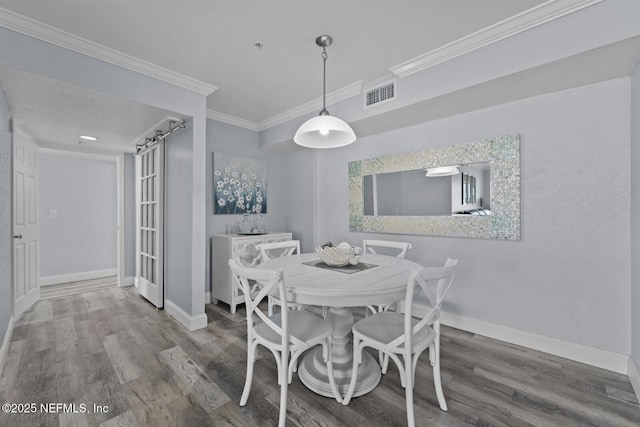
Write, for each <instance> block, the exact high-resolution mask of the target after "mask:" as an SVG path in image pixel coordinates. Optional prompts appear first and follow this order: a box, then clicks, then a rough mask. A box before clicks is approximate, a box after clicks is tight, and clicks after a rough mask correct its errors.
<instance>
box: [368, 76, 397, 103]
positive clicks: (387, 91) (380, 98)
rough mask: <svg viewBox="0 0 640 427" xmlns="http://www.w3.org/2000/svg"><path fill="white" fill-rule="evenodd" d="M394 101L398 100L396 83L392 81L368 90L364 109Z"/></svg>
mask: <svg viewBox="0 0 640 427" xmlns="http://www.w3.org/2000/svg"><path fill="white" fill-rule="evenodd" d="M394 99H396V81H395V80H392V81H390V82H387V83H384V84H383V85H381V86H378V87H374V88H373V89H369V90H367V91H366V92H365V94H364V108H368V107H372V106H374V105H378V104H381V103H383V102H389V101H393V100H394Z"/></svg>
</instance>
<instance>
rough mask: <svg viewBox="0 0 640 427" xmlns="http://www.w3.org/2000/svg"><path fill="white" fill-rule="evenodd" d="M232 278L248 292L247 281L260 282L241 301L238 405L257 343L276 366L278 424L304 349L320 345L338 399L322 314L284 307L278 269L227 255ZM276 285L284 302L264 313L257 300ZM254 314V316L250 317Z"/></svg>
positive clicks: (250, 375)
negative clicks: (243, 353) (243, 338)
mask: <svg viewBox="0 0 640 427" xmlns="http://www.w3.org/2000/svg"><path fill="white" fill-rule="evenodd" d="M229 267H230V268H231V271H232V274H233V277H234V280H235V281H236V282H237V283H238V286H240V288H241V289H242V290H243V291H245V295H250V285H249V282H250V281H255V282H257V283H259V284H260V291H259V292H258V293H257V294H256V295H255V296H254V297H252V299H249V298H247V300H246V302H245V307H246V312H247V377H246V380H245V384H244V390H243V391H242V397H241V398H240V406H244V405H246V403H247V400H248V399H249V393H250V391H251V383H252V380H253V365H254V363H255V359H256V351H257V347H258V345H262V346H264V347H266V348H268V349H269V350H270V351H271V352H272V353H273V355H274V357H275V359H276V365H277V366H278V384H279V385H280V415H279V423H278V425H279V426H284V425H285V422H286V419H287V387H288V385H289V384H290V383H291V380H292V378H293V372H294V370H296V369H295V368H296V366H297V362H298V359H299V357H300V356H301V355H302V353H303V352H305V351H306V350H308V349H310V348H312V347H315V346H316V345H322V355H323V358H324V360H325V362H326V364H327V373H328V376H329V383H330V385H331V389H332V391H333V394H334V397H335V399H336V400H337V401H338V402H341V401H342V398H341V396H340V393H339V392H338V388H337V386H336V383H335V379H334V377H333V365H332V362H331V332H332V329H331V325H329V324H328V323H327V322H325V321H324V320H323V319H322V318H320V317H318V316H316V315H314V314H312V313H309V312H308V311H304V310H302V311H297V310H294V311H291V310H287V309H285V308H284V307H286V302H287V287H286V285H285V279H284V274H283V272H282V270H277V271H276V270H267V269H261V268H251V267H246V266H243V265H242V264H241V263H240V262H239V260H237V259H230V260H229ZM275 289H277V292H278V295H279V298H280V301H282V302H283V303H285V304H284V305H283V306H282V307H283V309H282V310H280V312H279V313H278V314H276V315H273V316H267V315H266V314H265V313H264V311H263V310H262V309H261V308H260V303H261V302H262V301H263V300H264V298H265V297H266V296H267V295H268V294H269V292H275ZM254 316H255V320H254Z"/></svg>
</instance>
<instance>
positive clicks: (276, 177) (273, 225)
mask: <svg viewBox="0 0 640 427" xmlns="http://www.w3.org/2000/svg"><path fill="white" fill-rule="evenodd" d="M216 151H217V152H223V153H229V154H236V155H240V156H246V157H254V158H260V159H265V160H266V161H267V192H268V193H267V194H268V205H267V213H266V214H265V215H264V216H263V217H264V221H265V225H266V228H267V230H268V231H291V230H290V229H289V228H288V226H287V218H289V216H290V215H289V212H288V211H287V200H288V196H289V194H290V193H289V191H288V185H289V184H288V182H289V179H290V174H289V172H288V169H287V162H286V157H285V155H284V154H281V153H276V152H273V151H269V150H264V149H260V148H259V147H258V133H257V132H255V131H252V130H248V129H243V128H239V127H236V126H231V125H228V124H225V123H221V122H217V121H215V120H207V189H206V193H207V194H206V201H207V237H209V238H210V237H211V236H212V235H214V234H224V233H225V226H226V225H229V224H233V223H235V222H237V221H240V220H241V219H242V215H221V214H218V215H214V214H213V212H214V208H213V203H214V200H213V153H214V152H216ZM294 238H300V236H296V235H294ZM210 251H211V246H210V244H207V260H208V262H207V271H206V273H207V274H206V277H207V282H206V283H207V285H206V289H207V290H208V291H210V290H211V263H210V259H211V258H210Z"/></svg>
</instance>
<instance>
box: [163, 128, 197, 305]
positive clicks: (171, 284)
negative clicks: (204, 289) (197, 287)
mask: <svg viewBox="0 0 640 427" xmlns="http://www.w3.org/2000/svg"><path fill="white" fill-rule="evenodd" d="M192 124H193V123H192V121H191V120H189V121H187V123H186V128H185V129H181V130H179V131H177V132H175V133H173V134H172V135H171V136H170V137H169V138H168V142H167V143H166V144H165V150H166V151H165V165H166V169H165V176H166V177H165V185H166V188H165V195H166V198H165V201H164V202H165V218H164V223H165V230H164V233H165V234H164V238H165V240H164V247H165V253H164V272H165V275H164V286H165V296H166V298H167V299H169V300H171V301H172V302H173V303H175V304H177V305H178V306H179V307H181V308H182V309H183V310H185V311H186V312H187V313H190V312H191V306H192V303H191V292H190V289H188V288H184V287H183V286H182V285H183V284H184V283H191V253H192V247H191V234H190V233H189V230H191V227H192V221H193V219H192V216H191V215H192V206H193V204H192V199H193V192H192V191H191V186H192V179H193V178H192V173H191V168H192V164H193V148H192V144H191V140H192V133H193V128H192Z"/></svg>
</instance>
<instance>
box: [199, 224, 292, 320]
mask: <svg viewBox="0 0 640 427" xmlns="http://www.w3.org/2000/svg"><path fill="white" fill-rule="evenodd" d="M284 240H291V233H277V232H270V233H266V234H261V235H240V234H215V235H214V236H213V244H212V251H211V258H212V260H211V265H212V269H211V300H212V302H213V303H214V304H217V303H218V301H224V302H226V303H227V304H229V308H230V309H231V313H235V312H236V306H237V305H238V304H242V303H244V295H243V294H242V292H241V291H240V290H239V289H238V286H237V285H236V283H235V282H234V280H233V276H232V275H231V269H230V268H229V264H228V263H229V259H230V258H235V257H240V259H242V260H243V261H245V262H247V263H249V264H255V263H256V262H257V260H258V257H259V252H258V250H257V249H256V245H259V244H260V243H271V242H281V241H284Z"/></svg>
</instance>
